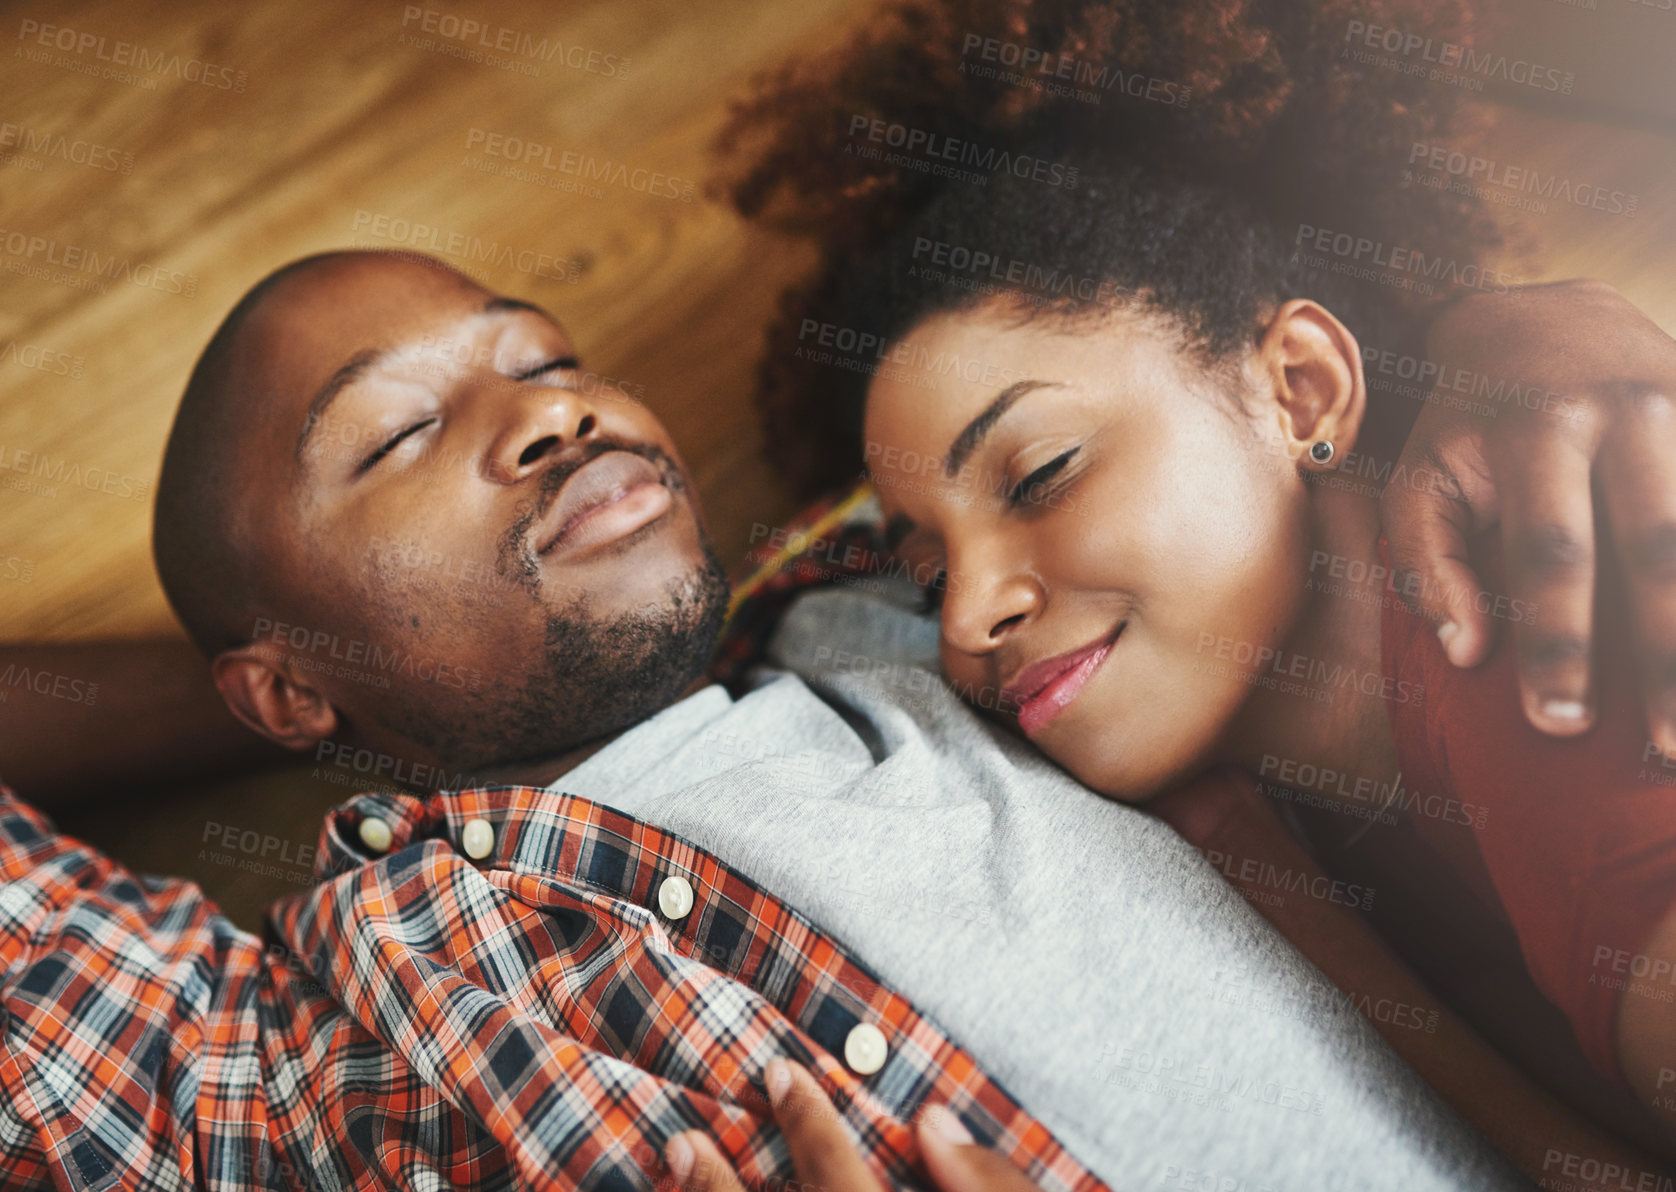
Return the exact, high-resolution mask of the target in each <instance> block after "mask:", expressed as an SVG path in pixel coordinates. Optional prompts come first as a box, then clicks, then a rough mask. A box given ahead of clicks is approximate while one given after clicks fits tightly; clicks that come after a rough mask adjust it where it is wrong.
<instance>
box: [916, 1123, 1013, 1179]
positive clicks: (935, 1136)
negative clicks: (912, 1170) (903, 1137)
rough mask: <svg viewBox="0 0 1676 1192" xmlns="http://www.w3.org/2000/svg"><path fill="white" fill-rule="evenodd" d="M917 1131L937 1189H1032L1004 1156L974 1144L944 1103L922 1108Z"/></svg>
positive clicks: (921, 1149)
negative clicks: (922, 1112) (922, 1114)
mask: <svg viewBox="0 0 1676 1192" xmlns="http://www.w3.org/2000/svg"><path fill="white" fill-rule="evenodd" d="M918 1133H919V1147H920V1153H921V1154H922V1155H923V1156H924V1157H925V1166H926V1169H927V1170H928V1171H930V1172H931V1179H932V1181H933V1182H934V1183H935V1184H936V1185H937V1187H938V1188H939V1189H941V1192H1034V1190H1035V1188H1036V1185H1035V1184H1033V1183H1031V1182H1030V1179H1029V1177H1028V1176H1026V1175H1025V1174H1024V1173H1023V1172H1022V1171H1020V1170H1019V1169H1018V1168H1016V1167H1014V1166H1013V1165H1012V1164H1011V1163H1010V1162H1008V1161H1007V1159H1006V1158H1004V1157H1003V1156H1001V1155H999V1154H997V1153H996V1152H994V1151H992V1150H990V1149H989V1148H988V1147H982V1146H977V1145H975V1144H974V1143H973V1141H972V1135H971V1133H970V1132H969V1131H968V1130H967V1129H966V1127H965V1126H964V1125H962V1124H961V1121H960V1119H959V1118H958V1117H956V1116H955V1115H954V1114H953V1113H952V1112H950V1111H949V1110H948V1109H947V1108H945V1107H944V1106H941V1105H933V1106H931V1107H930V1108H929V1109H927V1110H926V1112H925V1115H924V1116H923V1117H922V1118H921V1119H920V1123H919V1130H918Z"/></svg>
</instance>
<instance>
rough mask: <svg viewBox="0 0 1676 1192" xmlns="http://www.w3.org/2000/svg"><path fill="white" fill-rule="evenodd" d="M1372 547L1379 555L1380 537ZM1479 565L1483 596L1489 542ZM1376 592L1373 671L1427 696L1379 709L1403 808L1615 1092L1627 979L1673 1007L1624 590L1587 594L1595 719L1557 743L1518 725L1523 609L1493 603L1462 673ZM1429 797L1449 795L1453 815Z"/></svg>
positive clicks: (1671, 885) (1391, 600) (1665, 844)
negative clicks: (1518, 634) (1486, 912)
mask: <svg viewBox="0 0 1676 1192" xmlns="http://www.w3.org/2000/svg"><path fill="white" fill-rule="evenodd" d="M1379 546H1380V555H1381V558H1382V559H1384V557H1385V555H1386V549H1385V542H1384V540H1383V539H1381V540H1380V544H1379ZM1475 562H1479V563H1481V565H1480V566H1479V575H1480V576H1481V577H1482V578H1483V580H1484V584H1485V588H1486V590H1487V591H1488V592H1491V593H1506V592H1507V587H1506V585H1505V583H1504V579H1503V574H1502V569H1501V565H1500V564H1501V560H1500V551H1499V548H1496V547H1492V548H1491V549H1489V550H1486V551H1484V552H1481V553H1475ZM1607 570H1608V571H1613V572H1615V570H1616V569H1615V567H1608V569H1607ZM1384 595H1385V598H1386V599H1385V608H1384V613H1383V628H1382V634H1381V638H1382V643H1381V644H1382V655H1383V664H1384V671H1385V674H1386V675H1387V676H1388V677H1390V678H1393V679H1397V680H1399V681H1402V682H1407V683H1411V684H1415V685H1418V686H1423V687H1424V689H1425V696H1424V698H1423V699H1422V700H1419V701H1410V702H1405V703H1399V702H1397V701H1394V700H1393V701H1391V702H1390V704H1389V712H1390V717H1391V727H1392V729H1393V731H1394V732H1395V735H1396V744H1397V753H1398V757H1399V759H1400V761H1401V764H1402V767H1403V786H1404V788H1405V789H1404V793H1403V794H1402V796H1401V798H1400V802H1401V803H1402V805H1403V806H1405V807H1406V808H1408V809H1409V810H1410V812H1411V818H1412V819H1413V820H1414V822H1415V825H1416V827H1417V829H1418V830H1419V832H1420V834H1421V835H1422V837H1423V838H1424V839H1425V840H1426V841H1427V842H1428V843H1429V844H1431V845H1432V846H1433V847H1435V848H1436V849H1437V850H1438V851H1439V852H1440V853H1441V854H1443V856H1444V857H1445V858H1447V859H1448V861H1449V862H1450V863H1451V864H1453V865H1454V866H1455V868H1457V869H1458V870H1460V872H1461V873H1462V875H1463V876H1464V877H1465V878H1466V879H1467V880H1468V882H1469V883H1470V884H1472V885H1473V886H1474V887H1475V888H1476V889H1477V890H1478V891H1479V892H1480V896H1481V897H1482V898H1483V899H1484V901H1485V903H1486V905H1487V906H1488V907H1489V908H1490V909H1491V910H1492V911H1493V912H1494V913H1497V914H1499V915H1501V916H1502V917H1504V918H1505V919H1506V920H1507V921H1508V922H1509V923H1510V924H1511V926H1512V927H1513V930H1514V932H1515V933H1516V934H1517V936H1518V938H1519V946H1520V949H1521V950H1522V951H1523V953H1524V957H1525V963H1526V965H1527V966H1528V967H1529V969H1530V972H1531V976H1532V977H1533V978H1534V980H1535V981H1536V984H1537V985H1538V987H1539V988H1540V989H1541V990H1542V991H1543V993H1544V994H1546V995H1547V996H1548V998H1549V999H1551V1000H1552V1001H1553V1002H1554V1003H1555V1004H1556V1005H1557V1006H1558V1007H1559V1008H1560V1009H1561V1010H1562V1011H1563V1012H1564V1013H1565V1015H1566V1017H1567V1018H1568V1019H1570V1021H1571V1025H1572V1029H1573V1030H1574V1031H1575V1032H1576V1034H1577V1038H1578V1040H1579V1042H1581V1044H1582V1046H1583V1050H1584V1052H1585V1053H1586V1054H1587V1055H1588V1057H1589V1059H1590V1062H1591V1063H1593V1064H1594V1066H1595V1068H1596V1069H1598V1070H1599V1071H1600V1072H1602V1073H1603V1074H1605V1075H1606V1076H1607V1077H1608V1079H1611V1080H1613V1081H1614V1082H1615V1083H1617V1084H1618V1085H1619V1086H1620V1087H1627V1084H1626V1082H1625V1081H1624V1079H1623V1076H1622V1073H1621V1071H1620V1069H1619V1065H1618V1059H1617V1049H1616V1046H1615V1043H1614V1024H1615V1015H1616V1013H1617V1007H1618V1001H1619V998H1620V997H1621V993H1622V990H1623V988H1624V987H1625V985H1626V984H1627V983H1628V981H1629V980H1630V979H1631V974H1632V973H1634V974H1635V975H1637V976H1642V975H1649V974H1650V973H1651V975H1654V976H1656V977H1659V978H1660V979H1661V980H1664V981H1667V982H1669V989H1670V992H1671V1000H1672V1002H1673V1003H1676V974H1672V973H1670V972H1668V971H1667V972H1664V973H1662V974H1658V973H1653V972H1652V970H1651V965H1650V962H1649V961H1648V960H1647V959H1646V958H1645V957H1642V956H1641V949H1642V947H1643V946H1644V944H1645V943H1646V941H1647V939H1648V938H1649V936H1650V935H1651V934H1652V932H1653V930H1654V929H1655V928H1656V927H1657V926H1658V924H1659V923H1660V922H1661V921H1662V920H1663V919H1664V917H1665V916H1666V914H1667V913H1668V912H1669V911H1670V909H1671V907H1672V906H1673V905H1676V762H1672V763H1664V762H1663V761H1662V760H1661V758H1660V756H1659V754H1658V753H1657V752H1656V751H1654V750H1652V749H1651V748H1650V747H1649V743H1648V737H1647V730H1646V718H1645V714H1644V713H1643V711H1642V705H1641V699H1640V694H1639V677H1638V675H1637V673H1636V668H1635V659H1634V655H1633V653H1632V650H1633V645H1632V642H1631V637H1630V634H1631V625H1632V620H1631V614H1630V611H1629V607H1628V604H1627V602H1626V601H1625V599H1624V595H1623V592H1622V588H1621V585H1620V584H1619V582H1618V579H1617V577H1616V575H1615V574H1613V575H1610V576H1609V577H1608V578H1607V579H1606V580H1604V581H1603V582H1602V585H1601V587H1600V588H1599V590H1598V591H1597V593H1596V599H1595V633H1596V638H1597V640H1596V643H1595V645H1596V675H1595V684H1596V719H1595V725H1594V727H1593V728H1592V729H1590V730H1589V731H1588V732H1587V733H1585V734H1583V735H1582V736H1580V737H1574V738H1571V739H1563V740H1562V739H1557V738H1553V737H1547V736H1544V735H1542V734H1541V733H1539V732H1537V731H1536V729H1534V728H1532V727H1531V726H1530V724H1529V723H1528V722H1527V721H1526V720H1525V716H1524V711H1523V708H1522V705H1521V703H1520V700H1519V692H1518V676H1517V672H1516V670H1515V658H1514V645H1513V638H1512V630H1513V629H1514V624H1513V623H1512V622H1511V617H1513V616H1515V615H1519V614H1525V613H1527V610H1526V609H1525V608H1524V607H1523V606H1522V605H1521V606H1518V607H1513V606H1512V604H1511V601H1509V600H1502V601H1501V602H1500V604H1499V606H1498V607H1499V610H1500V611H1501V612H1503V613H1504V614H1506V615H1505V616H1504V617H1503V619H1502V620H1501V621H1500V623H1499V625H1498V628H1499V630H1500V632H1499V634H1498V637H1497V641H1496V646H1495V650H1494V652H1493V653H1492V654H1491V656H1490V658H1489V660H1488V661H1487V662H1485V663H1484V664H1483V665H1481V666H1479V667H1477V668H1475V669H1473V670H1460V669H1457V668H1456V667H1454V666H1452V665H1451V664H1450V663H1449V660H1448V659H1447V658H1446V657H1445V656H1444V653H1443V647H1442V645H1441V644H1440V643H1439V641H1438V639H1437V634H1436V631H1435V628H1434V627H1433V625H1432V624H1431V623H1430V622H1428V621H1426V620H1425V619H1424V618H1422V617H1419V616H1417V615H1415V614H1413V613H1411V612H1409V611H1408V610H1407V609H1406V607H1405V606H1404V605H1403V604H1402V601H1401V600H1400V599H1399V598H1398V596H1397V594H1396V592H1395V590H1394V589H1393V588H1392V587H1390V586H1387V587H1386V588H1385V590H1384ZM1537 611H1538V612H1540V610H1537ZM1434 796H1446V797H1452V798H1453V799H1454V800H1455V801H1456V804H1457V806H1456V808H1455V809H1454V813H1450V812H1448V811H1446V810H1445V807H1446V804H1445V803H1444V801H1443V800H1440V799H1437V798H1434ZM1466 805H1470V807H1467V810H1466V814H1460V813H1459V809H1460V807H1463V806H1466ZM1463 821H1464V822H1463Z"/></svg>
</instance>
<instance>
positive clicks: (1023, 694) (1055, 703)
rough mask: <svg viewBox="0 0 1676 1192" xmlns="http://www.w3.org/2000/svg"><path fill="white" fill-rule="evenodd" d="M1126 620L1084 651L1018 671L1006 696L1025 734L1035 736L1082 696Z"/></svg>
mask: <svg viewBox="0 0 1676 1192" xmlns="http://www.w3.org/2000/svg"><path fill="white" fill-rule="evenodd" d="M1127 624H1128V622H1127V621H1125V622H1124V623H1123V624H1122V625H1119V626H1118V627H1117V629H1116V630H1115V631H1113V632H1112V633H1111V634H1109V635H1108V636H1106V637H1103V638H1101V639H1100V640H1099V641H1093V642H1089V643H1088V644H1087V645H1086V646H1083V647H1082V648H1081V649H1077V650H1072V651H1071V652H1070V653H1068V654H1060V655H1058V656H1057V657H1054V658H1048V659H1045V660H1043V661H1041V662H1037V663H1032V664H1031V665H1030V666H1027V667H1025V669H1024V670H1023V671H1021V672H1019V674H1018V676H1017V677H1016V678H1015V679H1014V680H1013V682H1012V684H1011V686H1009V687H1008V688H1007V689H1006V690H1005V691H1004V692H1003V693H1002V697H1003V699H1005V700H1006V701H1007V703H1010V704H1014V705H1016V706H1017V708H1018V727H1019V728H1020V729H1022V730H1023V732H1024V735H1025V736H1027V737H1033V736H1035V735H1036V734H1037V733H1038V732H1040V731H1041V730H1042V728H1043V726H1045V725H1046V724H1047V723H1048V721H1050V720H1052V719H1053V718H1054V717H1055V716H1057V715H1059V713H1061V712H1063V711H1064V710H1065V709H1066V708H1067V707H1069V706H1070V704H1071V701H1072V700H1074V699H1076V698H1077V696H1078V695H1080V694H1082V689H1083V688H1084V687H1086V686H1087V685H1088V680H1089V679H1091V678H1093V677H1094V672H1095V671H1097V670H1099V669H1100V664H1101V663H1103V662H1105V660H1106V655H1108V654H1110V653H1111V649H1112V646H1114V645H1116V644H1117V639H1118V638H1119V637H1120V636H1122V634H1123V626H1124V625H1127Z"/></svg>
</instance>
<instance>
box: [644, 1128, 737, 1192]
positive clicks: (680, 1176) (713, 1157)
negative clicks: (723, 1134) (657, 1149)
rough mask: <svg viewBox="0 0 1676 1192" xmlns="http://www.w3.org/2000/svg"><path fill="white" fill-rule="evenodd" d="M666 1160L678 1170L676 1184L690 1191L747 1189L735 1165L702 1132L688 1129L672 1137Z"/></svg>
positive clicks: (721, 1191) (734, 1191)
mask: <svg viewBox="0 0 1676 1192" xmlns="http://www.w3.org/2000/svg"><path fill="white" fill-rule="evenodd" d="M663 1159H664V1162H665V1163H668V1164H669V1170H670V1171H671V1172H673V1173H674V1175H675V1183H676V1184H677V1185H678V1186H679V1187H682V1188H687V1189H689V1190H690V1192H745V1187H744V1185H743V1184H741V1183H740V1182H739V1177H738V1175H736V1174H735V1173H734V1170H733V1165H732V1164H730V1163H729V1162H728V1161H727V1160H726V1159H724V1158H722V1153H721V1152H720V1151H718V1150H717V1149H716V1144H715V1143H713V1142H711V1141H710V1137H709V1135H707V1134H704V1133H702V1132H701V1131H698V1130H688V1131H687V1132H686V1133H684V1134H677V1135H676V1136H675V1137H674V1138H671V1139H670V1140H669V1144H668V1145H667V1146H665V1147H664V1151H663Z"/></svg>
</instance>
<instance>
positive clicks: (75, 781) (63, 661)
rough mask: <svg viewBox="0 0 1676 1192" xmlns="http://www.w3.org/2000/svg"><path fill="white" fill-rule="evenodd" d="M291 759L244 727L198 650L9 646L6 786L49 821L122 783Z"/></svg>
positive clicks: (178, 645)
mask: <svg viewBox="0 0 1676 1192" xmlns="http://www.w3.org/2000/svg"><path fill="white" fill-rule="evenodd" d="M286 760H291V761H294V760H295V757H294V755H291V754H288V753H287V752H286V751H284V750H282V749H280V748H279V747H278V746H276V745H272V744H270V743H268V742H267V741H265V740H263V739H262V738H260V737H258V736H257V735H256V734H255V733H252V732H251V731H250V730H249V729H247V728H245V727H244V726H243V725H242V724H240V723H239V722H238V721H237V720H235V719H234V718H233V715H232V713H230V712H229V711H228V710H227V706H226V704H225V703H223V702H222V699H221V695H220V693H219V692H217V691H216V689H215V687H214V685H213V684H212V683H211V681H210V674H209V667H208V666H207V665H206V664H205V663H204V660H203V658H202V657H201V656H200V655H199V654H198V653H197V651H196V650H194V649H193V648H192V647H191V646H190V645H189V644H187V643H186V642H183V641H169V640H162V639H159V640H154V641H121V642H94V643H87V644H76V645H12V646H0V780H3V781H4V782H5V783H6V784H7V785H9V786H11V787H13V788H14V789H15V790H17V791H18V792H19V793H20V794H22V795H24V796H25V797H26V798H28V799H29V800H30V802H32V803H34V804H36V805H37V806H39V807H41V808H42V809H43V810H45V811H47V812H49V813H51V812H53V811H54V810H55V809H60V808H62V807H64V806H65V805H67V804H68V803H70V802H72V801H74V800H75V799H77V798H80V797H84V796H86V795H89V794H91V793H94V792H96V791H98V790H99V789H100V788H101V787H104V786H107V785H109V784H113V783H116V782H145V783H151V782H159V781H172V780H188V779H202V778H209V777H214V776H216V775H219V774H226V773H234V772H239V771H248V770H254V769H258V768H261V767H264V766H267V765H272V764H276V763H279V762H283V761H286Z"/></svg>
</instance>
